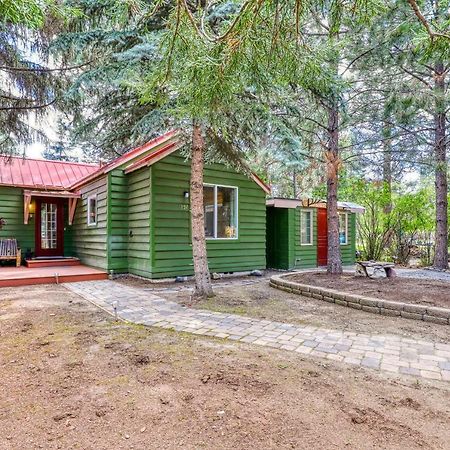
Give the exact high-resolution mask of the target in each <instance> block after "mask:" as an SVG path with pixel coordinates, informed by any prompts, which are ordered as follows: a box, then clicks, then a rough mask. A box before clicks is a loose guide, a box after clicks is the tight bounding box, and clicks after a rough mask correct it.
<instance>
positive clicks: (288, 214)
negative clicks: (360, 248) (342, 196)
mask: <svg viewBox="0 0 450 450" xmlns="http://www.w3.org/2000/svg"><path fill="white" fill-rule="evenodd" d="M266 206H267V225H266V241H267V244H266V250H267V254H266V259H267V267H268V268H271V269H283V270H293V269H307V268H312V267H319V266H325V265H326V264H327V247H328V236H327V233H328V229H327V213H326V204H325V203H324V202H311V201H308V200H305V201H302V200H297V199H286V198H272V199H269V200H267V202H266ZM338 209H339V239H340V242H341V253H342V263H343V264H344V265H351V264H354V262H355V253H356V214H357V213H360V212H363V211H364V209H363V208H362V207H360V206H358V205H355V204H353V203H347V202H339V203H338Z"/></svg>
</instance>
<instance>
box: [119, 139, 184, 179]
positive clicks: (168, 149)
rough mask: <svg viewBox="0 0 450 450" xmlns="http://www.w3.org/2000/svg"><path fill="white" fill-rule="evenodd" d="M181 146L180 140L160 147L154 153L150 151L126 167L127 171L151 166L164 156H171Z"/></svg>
mask: <svg viewBox="0 0 450 450" xmlns="http://www.w3.org/2000/svg"><path fill="white" fill-rule="evenodd" d="M180 147H181V144H180V143H179V142H171V143H169V144H167V145H166V146H165V147H163V148H160V149H159V150H156V151H155V152H153V153H150V154H149V155H147V156H146V157H145V158H142V159H140V160H138V161H135V162H134V163H133V164H131V165H129V166H128V167H126V168H125V169H124V172H125V173H130V172H134V171H135V170H138V169H140V168H141V167H144V166H151V165H152V164H154V163H155V162H157V161H159V160H160V159H162V158H165V157H166V156H169V155H170V154H171V153H173V152H175V151H176V150H178V149H179V148H180Z"/></svg>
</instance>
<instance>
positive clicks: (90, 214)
mask: <svg viewBox="0 0 450 450" xmlns="http://www.w3.org/2000/svg"><path fill="white" fill-rule="evenodd" d="M87 207H88V208H87V223H88V225H89V226H94V225H97V195H90V196H89V197H88V200H87Z"/></svg>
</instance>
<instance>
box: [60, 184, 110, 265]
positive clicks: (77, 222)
mask: <svg viewBox="0 0 450 450" xmlns="http://www.w3.org/2000/svg"><path fill="white" fill-rule="evenodd" d="M107 189H108V178H107V177H106V176H104V177H102V178H100V179H98V180H95V181H93V182H92V183H90V184H88V185H86V186H83V187H82V188H81V199H79V200H78V203H77V208H76V211H75V217H74V221H73V225H72V226H71V227H68V228H70V230H68V232H66V236H65V238H66V239H67V240H68V242H67V243H66V249H67V250H69V249H70V252H71V254H72V255H73V256H77V257H78V258H80V259H81V260H82V262H83V263H84V264H88V265H90V266H94V267H100V268H102V269H106V268H108V252H107V216H108V211H107V206H108V198H107ZM93 194H97V224H96V225H94V226H88V224H87V199H88V197H89V196H90V195H93Z"/></svg>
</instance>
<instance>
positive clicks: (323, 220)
mask: <svg viewBox="0 0 450 450" xmlns="http://www.w3.org/2000/svg"><path fill="white" fill-rule="evenodd" d="M327 263H328V225H327V210H326V208H318V209H317V265H318V266H326V265H327Z"/></svg>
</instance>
